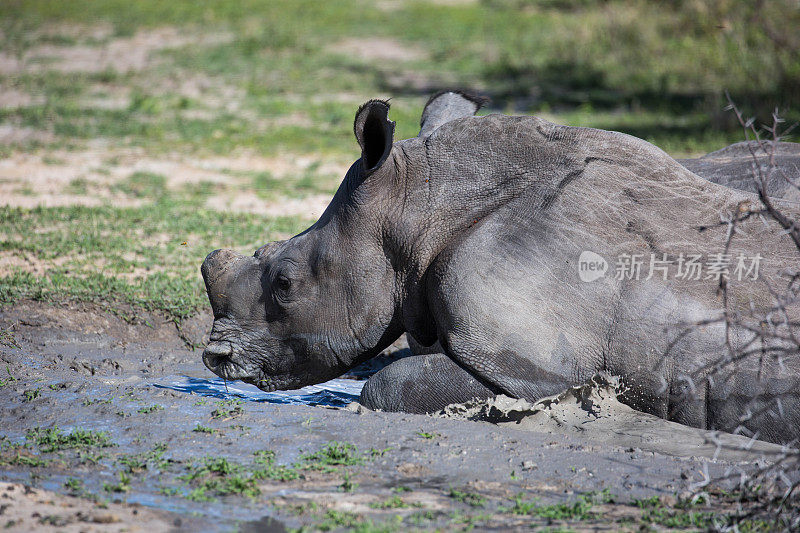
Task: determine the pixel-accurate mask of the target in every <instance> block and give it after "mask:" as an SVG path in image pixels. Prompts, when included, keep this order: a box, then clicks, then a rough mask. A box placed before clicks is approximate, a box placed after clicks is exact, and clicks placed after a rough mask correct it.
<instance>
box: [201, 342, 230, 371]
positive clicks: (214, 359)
mask: <svg viewBox="0 0 800 533" xmlns="http://www.w3.org/2000/svg"><path fill="white" fill-rule="evenodd" d="M232 354H233V348H232V347H231V344H230V343H229V342H211V343H209V344H208V346H206V349H205V350H204V351H203V363H205V365H206V366H207V367H208V368H209V370H212V371H213V370H214V369H215V368H217V367H218V366H219V365H220V364H222V363H223V362H225V360H227V359H230V357H231V355H232Z"/></svg>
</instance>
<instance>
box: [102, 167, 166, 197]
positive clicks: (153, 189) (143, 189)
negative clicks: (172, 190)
mask: <svg viewBox="0 0 800 533" xmlns="http://www.w3.org/2000/svg"><path fill="white" fill-rule="evenodd" d="M114 189H115V190H118V191H119V192H121V193H123V194H126V195H128V196H132V197H134V198H149V199H155V200H156V201H158V200H161V199H162V198H163V197H164V194H165V192H166V189H167V179H166V178H165V177H164V176H162V175H161V174H154V173H152V172H134V173H133V174H131V175H130V176H128V178H127V179H125V180H122V181H120V182H117V183H116V184H115V186H114Z"/></svg>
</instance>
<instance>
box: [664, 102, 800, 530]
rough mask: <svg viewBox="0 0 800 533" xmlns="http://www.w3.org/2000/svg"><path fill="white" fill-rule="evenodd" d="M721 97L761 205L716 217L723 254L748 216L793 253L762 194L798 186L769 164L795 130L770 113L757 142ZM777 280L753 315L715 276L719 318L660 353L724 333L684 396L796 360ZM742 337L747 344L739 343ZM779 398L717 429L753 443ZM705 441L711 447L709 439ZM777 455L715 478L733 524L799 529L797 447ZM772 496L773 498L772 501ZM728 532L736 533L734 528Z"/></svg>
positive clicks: (788, 228) (799, 289)
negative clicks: (733, 506) (758, 520)
mask: <svg viewBox="0 0 800 533" xmlns="http://www.w3.org/2000/svg"><path fill="white" fill-rule="evenodd" d="M727 97H728V107H727V109H728V110H731V111H733V112H734V113H735V115H736V118H737V120H738V121H739V124H740V125H741V127H742V129H743V131H744V136H745V139H746V140H747V141H752V142H748V143H747V144H746V146H747V149H748V151H749V152H750V157H751V162H750V163H751V164H750V166H751V172H752V179H753V180H754V182H755V188H756V192H757V194H758V199H759V201H760V203H761V206H759V207H758V208H751V207H750V206H749V205H747V203H743V204H741V205H739V206H738V207H737V209H736V212H735V213H732V214H728V215H725V214H723V216H722V218H721V221H720V223H719V224H718V225H716V227H723V226H725V227H726V240H725V251H724V253H728V251H729V249H730V247H731V245H732V243H733V241H734V239H735V238H736V236H737V235H738V234H739V233H738V226H739V224H741V223H742V222H744V221H745V220H747V219H749V218H750V217H754V216H757V217H759V218H762V219H763V220H772V221H774V222H776V223H777V224H778V225H779V226H780V228H781V230H782V233H783V234H786V235H788V236H789V237H790V238H791V240H792V242H793V244H794V247H795V248H796V249H797V250H798V251H800V221H798V220H795V219H794V218H792V216H790V215H788V214H786V213H785V212H784V211H782V210H781V207H780V202H777V203H778V205H776V202H775V201H774V200H773V199H772V198H770V197H769V196H768V193H767V191H768V185H769V182H770V179H773V180H774V179H782V180H785V181H786V183H788V184H789V186H790V187H793V188H795V189H800V179H798V178H800V177H798V176H794V177H790V176H787V175H786V173H785V172H784V170H783V169H782V168H779V167H777V166H776V164H775V152H776V149H777V146H778V143H779V142H780V140H781V138H783V137H785V136H786V135H787V134H788V133H789V132H790V131H791V130H792V129H794V127H795V126H796V124H795V125H793V126H791V127H789V128H786V129H783V130H782V131H781V125H782V124H783V122H784V121H783V119H781V118H780V116H779V114H778V110H777V109H776V110H775V111H774V112H773V114H772V124H771V125H769V126H762V130H763V131H764V132H766V133H767V134H768V138H766V139H765V138H762V135H761V132H760V131H759V129H758V128H757V127H756V126H755V120H754V119H745V118H744V116H743V115H742V112H741V111H740V110H739V108H738V107H737V106H736V105H735V104H734V102H733V100H732V99H731V97H730V95H727ZM764 156H766V159H767V164H766V165H765V164H763V163H762V160H763V158H764ZM760 158H761V159H762V160H760ZM711 228H712V226H706V227H700V228H698V230H699V231H706V230H708V229H711ZM784 274H785V275H786V276H787V283H786V285H785V287H783V288H782V289H781V290H776V289H775V288H774V287H772V286H770V285H769V284H767V290H768V291H769V294H770V296H771V298H772V304H771V306H770V308H768V309H767V310H766V311H760V312H758V311H756V310H755V309H754V306H753V305H752V304H751V306H750V309H749V312H748V311H746V312H742V311H741V310H739V309H736V308H735V307H734V306H732V305H731V295H730V294H729V290H730V287H729V284H728V280H727V279H726V278H725V276H721V277H720V280H719V286H718V295H719V296H720V298H721V300H722V304H723V306H722V309H721V310H720V313H719V316H717V317H714V318H711V319H707V320H703V321H698V322H694V323H691V324H684V325H683V327H684V329H683V330H682V331H680V333H679V334H678V335H677V337H676V338H675V339H674V340H673V341H672V343H671V344H670V345H669V346H668V348H667V352H666V353H667V354H669V352H671V351H672V350H673V349H675V348H676V347H677V346H678V345H679V344H680V343H681V341H682V340H683V339H684V338H685V337H686V335H688V334H690V333H691V332H692V331H696V330H697V328H705V327H708V326H722V327H724V339H725V352H724V354H723V355H722V356H721V357H720V358H718V359H717V360H715V361H712V362H710V363H708V364H705V365H702V366H700V367H699V368H697V369H696V370H695V372H693V373H692V375H691V376H686V379H687V380H688V381H689V382H691V383H690V384H689V387H688V389H689V390H690V391H693V390H696V389H702V387H699V388H698V387H696V386H695V380H697V381H698V382H701V383H702V382H705V383H707V384H708V385H709V386H710V385H713V384H714V381H715V380H719V379H721V380H726V379H729V378H730V377H731V375H732V372H731V369H732V368H734V367H735V366H736V365H737V364H739V363H742V362H744V361H748V362H751V361H752V362H757V363H758V382H759V383H761V381H762V378H763V375H762V371H763V368H764V365H765V362H767V361H771V362H774V363H776V364H777V365H778V368H779V369H781V370H783V369H785V361H787V360H788V359H789V358H795V359H797V358H800V323H798V322H797V321H796V320H792V319H791V313H789V311H788V310H787V307H789V306H791V305H794V304H797V303H798V302H800V272H798V271H795V272H787V273H784ZM734 332H736V333H737V334H738V335H739V337H738V338H737V342H733V341H732V335H733V334H734ZM742 335H746V336H747V337H746V338H745V339H742V338H741V337H742ZM665 359H666V358H665ZM764 389H765V390H768V389H769V387H764ZM794 392H796V391H794ZM690 394H691V393H690ZM781 396H782V395H780V394H775V395H772V396H771V397H769V398H754V399H753V400H752V401H751V402H750V403H749V404H748V405H747V406H746V407H745V409H744V410H743V412H742V413H741V416H740V417H739V425H738V427H736V428H721V429H725V430H727V431H732V432H734V433H739V434H744V435H749V436H751V438H752V439H753V440H755V439H757V438H758V431H755V432H752V431H749V430H748V429H747V428H746V427H745V425H744V424H745V423H746V422H748V421H750V420H753V419H758V417H761V416H772V417H778V418H783V417H784V406H783V403H782V401H781ZM711 439H712V441H714V437H713V433H712V437H711ZM716 444H717V447H718V450H719V449H721V447H722V446H723V445H722V443H721V442H720V441H716ZM783 450H784V451H783V453H782V454H781V455H780V456H779V457H778V458H776V459H774V460H772V461H769V462H764V463H763V464H756V465H755V468H752V467H749V468H747V469H744V468H740V467H736V468H732V469H730V470H729V472H728V473H727V474H726V475H725V476H724V477H723V478H722V479H718V480H716V481H723V480H729V481H730V480H732V481H736V482H738V486H739V488H740V489H741V497H740V502H739V507H740V513H739V517H740V519H747V518H752V517H753V516H756V515H759V514H760V515H761V516H764V515H765V514H766V515H768V516H774V517H775V521H776V525H777V526H778V527H780V528H785V529H787V530H794V531H796V530H798V529H800V450H799V449H798V443H797V442H795V443H790V445H787V446H784V449H783ZM711 481H713V480H710V479H709V480H707V483H710V482H711ZM707 483H706V484H707ZM770 491H773V492H770ZM775 494H777V495H778V496H777V497H775V496H774V495H775ZM733 529H734V530H738V529H736V526H735V525H734V526H733Z"/></svg>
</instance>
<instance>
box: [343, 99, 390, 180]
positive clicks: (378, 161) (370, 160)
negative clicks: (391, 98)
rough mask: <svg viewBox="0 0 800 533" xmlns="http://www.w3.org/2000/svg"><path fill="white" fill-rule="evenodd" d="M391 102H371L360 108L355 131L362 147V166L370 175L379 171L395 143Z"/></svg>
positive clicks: (366, 173)
mask: <svg viewBox="0 0 800 533" xmlns="http://www.w3.org/2000/svg"><path fill="white" fill-rule="evenodd" d="M388 117H389V102H385V101H383V100H370V101H369V102H367V103H366V104H364V105H362V106H361V107H359V108H358V112H357V113H356V120H355V123H354V124H353V131H354V132H355V134H356V139H358V144H359V145H360V146H361V166H362V168H363V170H364V174H365V175H368V174H371V173H372V172H374V171H375V170H376V169H378V168H379V167H380V166H381V165H382V164H383V162H384V161H386V158H387V157H389V152H391V151H392V143H393V142H394V122H392V121H391V120H389V118H388Z"/></svg>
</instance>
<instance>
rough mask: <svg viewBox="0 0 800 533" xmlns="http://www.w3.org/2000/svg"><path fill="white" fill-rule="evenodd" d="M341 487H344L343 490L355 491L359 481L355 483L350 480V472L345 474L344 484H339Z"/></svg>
mask: <svg viewBox="0 0 800 533" xmlns="http://www.w3.org/2000/svg"><path fill="white" fill-rule="evenodd" d="M339 488H340V489H342V492H353V491H355V490H356V489H357V488H358V483H353V482H352V481H351V480H350V474H347V473H346V474H345V475H344V477H343V479H342V484H341V485H339Z"/></svg>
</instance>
